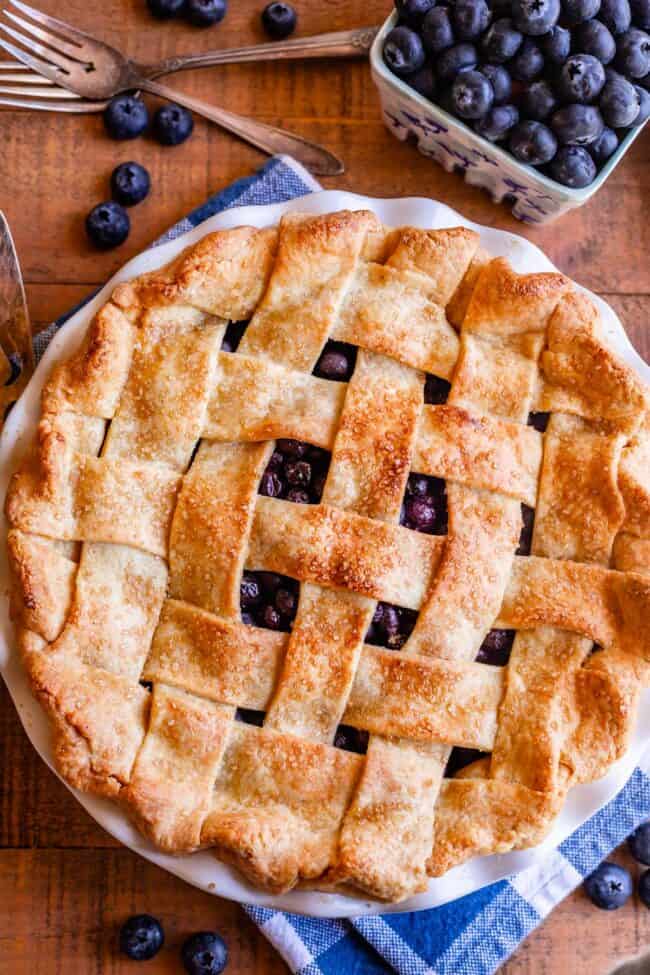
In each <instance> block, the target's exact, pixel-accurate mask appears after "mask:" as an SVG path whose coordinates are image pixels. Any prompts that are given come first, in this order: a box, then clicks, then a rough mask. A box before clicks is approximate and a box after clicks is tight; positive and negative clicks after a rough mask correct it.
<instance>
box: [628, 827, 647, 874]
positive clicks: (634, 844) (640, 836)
mask: <svg viewBox="0 0 650 975" xmlns="http://www.w3.org/2000/svg"><path fill="white" fill-rule="evenodd" d="M627 845H628V847H629V850H630V853H631V854H632V856H633V857H634V859H635V860H636V861H637V862H638V863H644V864H645V865H646V866H648V865H650V821H648V822H647V823H641V825H640V826H638V827H637V828H636V829H635V830H634V832H633V833H632V835H631V836H628V838H627Z"/></svg>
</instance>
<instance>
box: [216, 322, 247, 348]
mask: <svg viewBox="0 0 650 975" xmlns="http://www.w3.org/2000/svg"><path fill="white" fill-rule="evenodd" d="M247 325H248V322H228V328H227V329H226V334H225V335H224V337H223V342H222V343H221V351H222V352H236V351H237V348H238V347H239V343H240V342H241V340H242V335H243V334H244V332H245V331H246V326H247Z"/></svg>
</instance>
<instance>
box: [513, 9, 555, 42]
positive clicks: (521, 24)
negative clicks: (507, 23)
mask: <svg viewBox="0 0 650 975" xmlns="http://www.w3.org/2000/svg"><path fill="white" fill-rule="evenodd" d="M559 16H560V0H512V19H513V20H514V22H515V27H516V28H517V29H518V30H520V31H521V32H522V34H529V35H530V36H531V37H539V36H540V35H541V34H546V33H547V32H548V31H549V30H550V29H551V28H552V27H555V25H556V24H557V22H558V19H559Z"/></svg>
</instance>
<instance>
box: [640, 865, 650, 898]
mask: <svg viewBox="0 0 650 975" xmlns="http://www.w3.org/2000/svg"><path fill="white" fill-rule="evenodd" d="M639 897H640V899H641V903H642V904H645V906H646V907H650V870H644V871H643V873H642V874H641V876H640V877H639Z"/></svg>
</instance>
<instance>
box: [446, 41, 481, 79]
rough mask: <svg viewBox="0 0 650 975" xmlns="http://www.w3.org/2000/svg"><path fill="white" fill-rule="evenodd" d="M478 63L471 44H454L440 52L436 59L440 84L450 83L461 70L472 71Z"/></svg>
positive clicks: (474, 49)
mask: <svg viewBox="0 0 650 975" xmlns="http://www.w3.org/2000/svg"><path fill="white" fill-rule="evenodd" d="M477 64H478V56H477V54H476V48H475V47H474V45H473V44H454V46H453V47H448V48H447V49H446V50H445V51H443V52H442V54H441V55H440V57H439V58H438V60H437V61H436V72H437V75H438V79H439V81H441V82H442V84H443V85H444V84H451V82H452V81H453V80H454V78H455V77H456V75H457V74H459V73H460V72H461V71H472V70H473V69H474V68H475V67H476V65H477Z"/></svg>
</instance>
